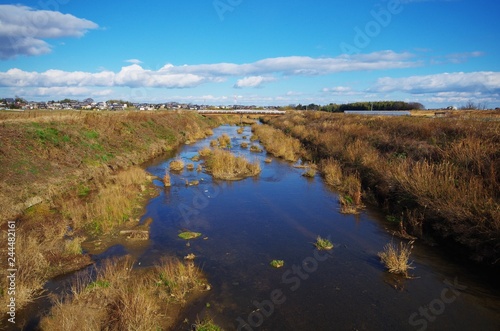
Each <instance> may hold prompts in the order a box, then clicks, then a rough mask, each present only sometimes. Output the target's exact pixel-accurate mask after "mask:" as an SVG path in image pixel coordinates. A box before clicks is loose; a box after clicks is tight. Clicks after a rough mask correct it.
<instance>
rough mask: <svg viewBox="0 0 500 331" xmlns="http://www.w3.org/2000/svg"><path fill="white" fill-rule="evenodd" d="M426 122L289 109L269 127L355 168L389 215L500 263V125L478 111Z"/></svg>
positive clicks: (347, 170) (486, 260)
mask: <svg viewBox="0 0 500 331" xmlns="http://www.w3.org/2000/svg"><path fill="white" fill-rule="evenodd" d="M467 115H468V117H458V118H457V117H453V118H442V119H428V118H415V117H399V118H395V117H390V118H389V117H367V116H365V117H360V116H344V115H343V114H328V113H319V112H308V113H298V112H292V113H289V114H287V115H286V116H285V117H280V118H276V119H271V120H270V121H269V124H271V125H273V126H275V127H277V128H279V129H281V130H282V131H284V132H285V133H288V134H290V135H292V136H294V137H297V138H299V139H300V140H301V141H302V142H303V143H304V145H305V146H307V147H308V149H309V150H311V151H313V152H314V154H315V155H316V156H317V157H318V158H319V159H324V160H325V159H328V158H333V159H334V160H335V161H337V162H338V163H339V164H340V165H341V167H342V171H343V172H344V173H359V175H360V177H361V180H362V183H363V187H364V188H365V191H367V192H372V193H373V195H374V197H375V198H376V199H377V200H378V201H377V202H378V203H379V204H380V205H381V206H385V207H386V210H387V212H388V213H390V214H392V216H391V218H393V219H395V220H396V221H400V222H402V223H403V224H404V226H405V227H406V229H407V230H408V231H410V232H412V233H414V234H419V235H422V231H423V232H424V234H425V233H426V232H427V233H428V232H432V233H433V234H437V235H438V237H441V238H447V239H450V240H452V241H454V242H456V243H458V244H460V245H461V247H464V248H465V249H466V250H467V251H468V253H469V254H470V256H471V257H472V258H473V259H474V260H477V261H481V262H483V263H485V264H491V263H493V264H495V263H496V264H498V262H499V261H500V260H499V259H500V193H499V192H500V171H499V169H500V153H499V151H500V148H499V147H500V122H499V121H497V120H493V121H492V120H491V117H492V116H493V118H495V117H494V114H489V113H488V114H487V115H488V116H489V117H484V116H480V115H479V114H477V115H476V114H474V113H472V114H471V113H467Z"/></svg>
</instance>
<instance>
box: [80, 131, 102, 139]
mask: <svg viewBox="0 0 500 331" xmlns="http://www.w3.org/2000/svg"><path fill="white" fill-rule="evenodd" d="M83 136H84V137H85V138H87V139H97V138H99V132H97V131H95V130H88V131H83Z"/></svg>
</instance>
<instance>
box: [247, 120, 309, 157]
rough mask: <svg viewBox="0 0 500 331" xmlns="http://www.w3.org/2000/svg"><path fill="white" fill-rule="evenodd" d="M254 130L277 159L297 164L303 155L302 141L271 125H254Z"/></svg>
mask: <svg viewBox="0 0 500 331" xmlns="http://www.w3.org/2000/svg"><path fill="white" fill-rule="evenodd" d="M252 130H253V131H254V132H255V134H256V135H257V136H258V137H259V139H260V141H261V143H262V145H264V148H265V149H266V150H267V151H268V152H269V153H271V154H273V155H274V156H276V157H279V158H283V159H285V160H287V161H292V162H295V161H297V160H298V159H299V157H300V156H301V155H302V153H303V151H302V146H301V144H300V141H299V140H298V139H296V138H292V137H290V136H288V135H286V134H284V133H283V132H282V131H280V130H276V129H275V128H273V127H271V126H269V125H256V124H255V125H253V126H252Z"/></svg>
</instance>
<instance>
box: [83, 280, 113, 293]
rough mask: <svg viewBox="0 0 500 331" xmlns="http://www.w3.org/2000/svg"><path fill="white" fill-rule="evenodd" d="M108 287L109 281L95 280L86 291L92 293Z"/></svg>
mask: <svg viewBox="0 0 500 331" xmlns="http://www.w3.org/2000/svg"><path fill="white" fill-rule="evenodd" d="M110 286H111V283H110V282H109V281H107V280H103V279H99V280H96V281H95V282H92V283H90V284H89V285H87V287H86V289H87V290H89V291H92V290H93V289H97V288H108V287H110Z"/></svg>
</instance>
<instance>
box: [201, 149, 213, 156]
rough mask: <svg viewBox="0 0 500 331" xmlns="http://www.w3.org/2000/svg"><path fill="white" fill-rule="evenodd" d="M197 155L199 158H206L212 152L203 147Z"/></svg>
mask: <svg viewBox="0 0 500 331" xmlns="http://www.w3.org/2000/svg"><path fill="white" fill-rule="evenodd" d="M198 154H200V156H201V157H207V156H210V154H212V150H211V149H210V148H208V147H203V148H202V149H200V150H199V151H198Z"/></svg>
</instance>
